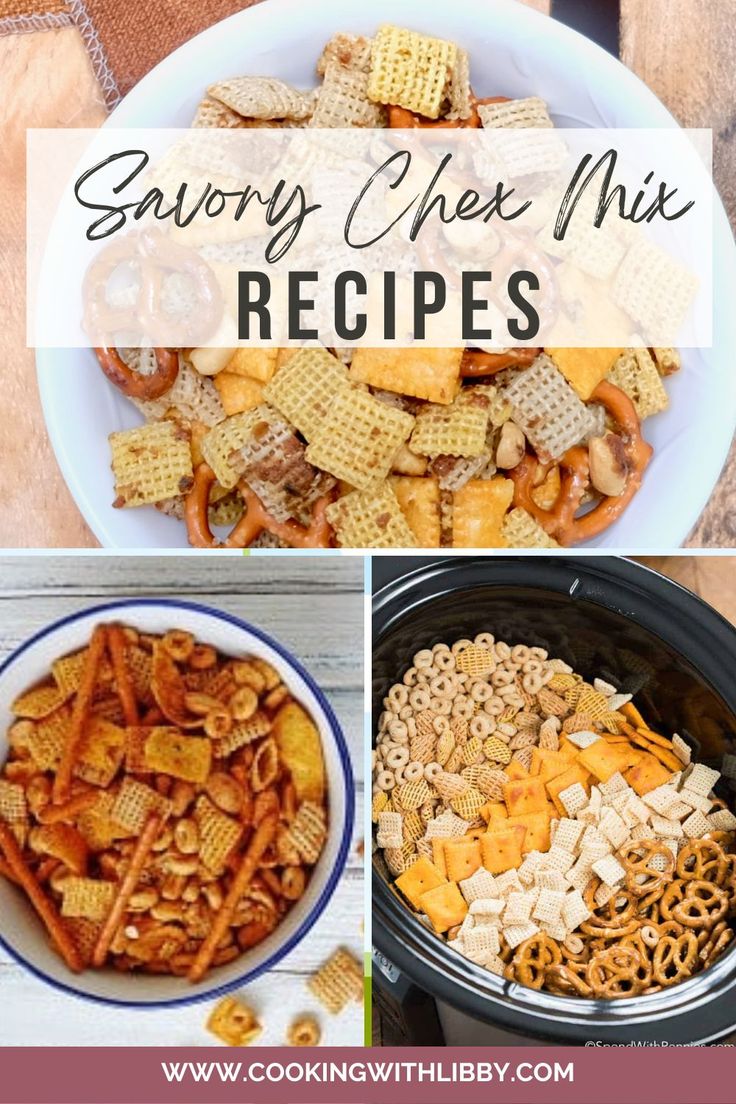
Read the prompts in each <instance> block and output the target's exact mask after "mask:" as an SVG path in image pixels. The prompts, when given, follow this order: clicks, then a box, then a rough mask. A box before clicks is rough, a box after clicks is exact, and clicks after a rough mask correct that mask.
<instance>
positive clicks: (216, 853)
mask: <svg viewBox="0 0 736 1104" xmlns="http://www.w3.org/2000/svg"><path fill="white" fill-rule="evenodd" d="M0 687H1V688H2V694H3V699H2V708H3V716H4V719H5V723H6V729H7V731H6V737H5V738H6V740H7V758H6V760H5V763H4V766H3V767H2V770H1V771H0V873H2V875H3V881H2V887H1V888H0V892H2V896H3V908H2V915H3V922H2V925H0V937H1V938H2V940H3V942H4V943H5V945H6V946H7V948H8V949H9V950H10V951H11V953H12V954H13V955H14V956H16V957H17V958H19V959H20V960H21V961H22V962H24V963H25V964H26V965H28V966H29V967H30V968H31V969H33V970H34V971H35V972H37V973H39V974H40V975H41V976H43V977H44V978H45V979H46V980H48V981H51V982H52V983H54V984H57V985H60V986H63V987H65V988H68V989H70V990H72V991H74V992H77V993H80V994H82V995H86V996H91V997H96V998H98V999H104V1000H112V1001H118V1002H120V1003H126V1004H128V1003H129V1004H140V1005H146V1004H155V1003H162V1002H163V1003H176V1002H177V1001H184V1002H185V1001H187V1000H192V999H202V998H204V997H206V996H209V995H211V994H212V992H213V991H217V990H219V989H221V988H227V987H229V986H232V985H235V984H238V983H241V982H242V981H244V980H245V979H247V978H248V977H252V976H255V975H257V974H258V973H260V972H262V971H263V970H265V969H267V968H268V967H269V966H270V965H272V964H273V963H274V962H276V961H278V959H279V958H281V957H282V956H283V955H284V954H286V953H288V951H289V950H290V949H291V948H292V947H293V946H295V945H296V943H297V942H298V941H299V940H300V939H301V938H302V936H303V935H304V934H305V932H306V931H307V930H308V929H309V927H311V925H312V923H313V922H314V921H315V920H316V918H317V916H318V915H319V913H320V912H321V911H322V909H323V908H324V906H325V904H326V902H327V900H328V898H329V896H330V895H331V892H332V889H333V888H334V886H335V883H336V881H337V879H338V877H339V875H340V872H341V869H342V866H343V863H344V861H345V856H346V852H347V848H348V845H349V838H350V829H351V823H352V815H353V814H352V783H351V780H350V773H349V767H348V761H347V756H346V752H345V749H344V744H343V739H342V735H341V733H340V730H339V728H338V726H337V722H336V721H335V718H334V716H333V714H332V712H331V710H330V708H329V706H328V704H327V702H326V700H325V699H324V697H323V696H322V694H321V693H320V691H319V690H318V689H317V687H316V686H315V685H314V684H313V683H312V681H311V679H310V678H309V676H308V675H307V674H306V673H305V672H304V671H302V670H301V668H299V667H298V665H297V664H296V662H295V661H294V660H292V659H291V657H289V656H288V654H287V653H286V652H284V651H283V650H282V649H281V648H280V647H279V646H278V645H276V644H272V643H271V642H270V641H269V640H268V639H267V638H265V637H263V636H262V634H260V633H259V632H258V631H257V630H254V629H252V628H250V627H249V626H247V625H245V624H243V623H241V622H238V621H236V620H235V619H233V618H230V617H228V616H227V615H224V614H220V613H218V612H217V611H214V610H208V609H206V608H205V607H198V606H194V605H188V604H185V603H179V602H164V601H161V602H158V601H151V602H136V601H131V602H129V603H126V602H123V603H119V604H114V605H112V606H109V607H103V608H101V609H99V610H93V611H89V612H88V613H82V614H80V615H78V616H77V617H73V618H70V619H68V620H67V621H66V622H61V623H58V624H57V625H53V626H51V627H50V628H49V629H47V630H45V631H44V632H42V633H40V634H39V635H38V636H37V637H35V638H34V639H33V640H31V641H30V642H28V644H26V645H25V646H23V647H22V648H20V649H19V650H18V651H17V652H16V653H14V654H13V655H11V657H10V658H9V660H8V661H7V663H6V665H5V667H4V668H3V671H2V674H1V675H0ZM34 914H35V916H34Z"/></svg>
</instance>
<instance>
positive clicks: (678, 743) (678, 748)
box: [672, 732, 692, 766]
mask: <svg viewBox="0 0 736 1104" xmlns="http://www.w3.org/2000/svg"><path fill="white" fill-rule="evenodd" d="M672 750H673V751H674V753H675V755H676V756H677V758H678V759H679V760H680V762H681V763H682V764H683V766H687V765H688V763H689V762H690V760H691V759H692V749H691V747H690V745H689V744H686V743H685V741H684V740H683V738H682V736H680V735H679V734H678V733H677V732H676V733H675V734H674V736H673V737H672Z"/></svg>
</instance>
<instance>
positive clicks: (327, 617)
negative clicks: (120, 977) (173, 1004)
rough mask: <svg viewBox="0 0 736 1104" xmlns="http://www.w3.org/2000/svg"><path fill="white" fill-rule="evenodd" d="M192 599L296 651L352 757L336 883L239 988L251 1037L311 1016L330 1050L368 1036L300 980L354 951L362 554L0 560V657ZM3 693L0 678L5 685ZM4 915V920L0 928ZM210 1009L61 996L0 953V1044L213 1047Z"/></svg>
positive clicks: (272, 1034) (353, 1014) (264, 1038)
mask: <svg viewBox="0 0 736 1104" xmlns="http://www.w3.org/2000/svg"><path fill="white" fill-rule="evenodd" d="M141 595H148V596H169V597H184V598H188V599H191V600H193V601H197V600H201V601H203V602H207V603H209V604H210V605H212V606H215V607H219V608H221V609H223V610H226V611H227V612H229V613H233V614H235V615H237V616H241V617H244V618H246V619H247V620H249V621H251V622H252V623H253V624H255V625H257V626H259V627H261V628H263V629H264V630H265V631H266V632H268V633H270V634H271V635H273V636H274V637H276V638H277V639H278V640H279V641H280V642H281V643H282V644H284V645H285V646H286V647H287V648H289V649H290V650H291V651H292V652H293V653H294V654H295V655H296V656H297V658H298V659H300V660H301V661H302V662H303V663H304V665H305V667H306V668H307V669H308V670H309V672H310V673H311V674H312V675H313V676H314V678H315V679H316V680H317V682H318V683H319V684H320V686H321V687H322V689H323V690H324V691H325V693H326V694H327V697H328V698H329V700H330V703H331V704H332V706H333V708H334V710H335V712H336V714H337V716H338V719H339V720H340V723H341V724H342V728H343V732H344V733H345V738H346V740H347V742H348V744H349V747H350V752H351V755H352V757H353V764H354V773H355V775H356V788H357V792H358V809H357V812H356V820H355V824H356V827H355V838H354V840H353V847H352V849H351V853H350V859H349V862H348V867H347V869H346V872H345V875H344V877H343V879H342V882H341V884H340V886H339V888H338V890H337V892H336V893H335V895H334V897H333V898H332V900H331V901H330V903H329V905H328V907H327V909H326V910H325V913H324V914H323V916H322V917H321V919H320V920H319V921H318V922H317V924H316V925H315V927H314V928H313V929H312V930H311V932H310V933H309V934H308V935H307V937H306V939H304V940H303V942H302V943H301V944H300V946H299V947H298V948H297V949H296V950H295V951H294V952H293V953H292V954H291V955H289V956H288V957H287V958H286V959H284V960H283V961H282V962H281V963H280V964H279V966H278V967H277V968H276V969H275V970H272V971H271V972H270V973H268V974H266V975H264V976H263V977H261V978H258V979H257V980H256V981H254V982H253V983H252V984H251V985H249V986H247V988H246V989H245V990H244V991H243V993H242V995H243V997H244V999H246V1000H247V1001H248V1003H249V1004H251V1005H252V1006H253V1007H254V1008H255V1010H256V1011H257V1012H258V1014H259V1017H260V1019H261V1022H262V1024H263V1027H264V1031H263V1034H262V1035H261V1037H260V1038H259V1040H258V1043H259V1045H260V1044H265V1045H279V1044H284V1043H285V1033H286V1028H287V1027H288V1025H289V1023H290V1022H291V1020H292V1019H293V1018H294V1017H295V1016H296V1015H297V1014H298V1013H300V1012H304V1011H311V1012H313V1013H314V1014H315V1015H316V1016H317V1019H318V1020H319V1021H320V1023H321V1025H322V1043H323V1044H325V1045H328V1046H330V1045H331V1046H340V1045H353V1046H358V1045H360V1044H361V1043H362V1042H363V1010H362V1007H360V1006H359V1005H357V1004H354V1005H352V1006H351V1007H350V1008H349V1009H348V1010H346V1011H345V1012H344V1013H343V1014H342V1015H340V1016H331V1015H330V1014H329V1013H328V1012H326V1011H325V1010H324V1009H322V1008H321V1006H320V1005H319V1004H318V1002H317V1001H316V1000H315V999H314V998H313V997H312V996H311V994H310V992H309V990H308V989H307V987H306V981H307V978H308V977H309V975H310V974H311V973H312V972H313V971H314V970H315V969H317V968H318V967H319V966H320V965H321V963H322V962H323V961H324V959H325V958H327V957H328V956H329V955H330V954H331V953H332V951H334V950H335V949H336V948H337V947H338V946H347V947H350V948H351V949H352V950H353V951H354V952H355V954H356V955H357V956H358V957H360V958H361V960H362V954H363V925H362V921H363V885H364V876H363V860H362V858H361V857H360V856H359V855H358V852H357V850H356V845H357V844H358V843H359V842H360V840H361V839H362V835H363V819H362V804H363V802H362V797H363V784H362V776H363V769H362V763H363V758H362V756H363V750H362V749H363V674H362V672H363V561H362V558H358V557H336V556H335V557H330V558H329V559H328V560H326V561H325V562H320V560H319V559H318V558H316V557H313V558H310V559H308V560H307V559H306V558H303V557H292V556H288V557H281V558H275V557H262V558H261V557H258V558H257V557H242V558H241V557H238V558H229V557H228V558H222V559H219V558H217V557H209V556H208V557H201V556H198V557H193V556H190V557H145V556H143V557H132V556H126V557H118V556H103V557H98V556H95V557H94V558H92V557H89V556H53V555H52V556H26V555H23V556H12V555H10V556H7V555H6V556H0V660H1V659H3V658H4V657H5V656H6V655H7V654H8V652H9V651H11V650H12V649H13V648H15V647H16V646H17V645H18V644H19V643H20V642H21V641H22V640H24V639H26V638H27V637H28V636H30V635H31V634H33V633H34V632H36V631H37V630H38V629H40V628H42V627H43V626H44V625H46V624H48V623H49V622H50V621H53V620H55V619H56V618H59V617H63V616H64V615H65V614H68V613H70V612H72V611H75V610H79V609H83V608H84V607H85V606H87V605H94V604H95V603H96V602H100V601H105V600H106V599H111V598H115V597H123V596H127V597H135V596H141ZM0 693H2V685H1V682H0ZM1 924H2V918H0V925H1ZM210 1007H211V1004H210V1003H207V1002H205V1003H203V1004H195V1005H192V1006H189V1007H181V1008H174V1009H171V1010H170V1011H163V1012H161V1011H151V1012H148V1011H127V1010H121V1009H117V1008H107V1007H106V1006H104V1005H97V1004H92V1003H89V1002H87V1001H84V1000H81V999H77V998H73V997H68V996H66V995H64V994H62V993H59V992H57V991H56V990H54V989H52V988H51V987H49V986H46V985H45V984H44V983H42V982H40V981H37V980H36V979H35V978H33V977H32V976H31V975H30V974H28V973H27V972H26V971H25V970H24V969H22V968H21V967H19V966H17V965H16V964H15V963H13V962H12V961H11V960H10V959H9V958H8V957H7V955H6V954H5V952H3V951H2V950H1V949H0V1041H2V1044H3V1045H4V1046H26V1045H28V1046H30V1045H35V1046H55V1045H56V1046H71V1045H76V1046H102V1045H105V1046H115V1045H120V1046H131V1045H137V1046H164V1045H165V1046H177V1045H180V1046H183V1045H213V1044H214V1043H215V1042H216V1040H215V1039H214V1038H213V1037H212V1036H211V1035H209V1034H207V1032H205V1030H204V1027H203V1024H204V1021H205V1019H206V1016H207V1014H208V1012H209V1009H210Z"/></svg>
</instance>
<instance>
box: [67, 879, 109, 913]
mask: <svg viewBox="0 0 736 1104" xmlns="http://www.w3.org/2000/svg"><path fill="white" fill-rule="evenodd" d="M61 892H62V899H61V915H62V916H83V917H85V919H87V920H104V919H105V918H106V917H107V914H108V913H109V911H110V909H111V908H112V902H113V899H114V897H115V886H114V884H113V883H112V882H103V881H99V880H97V879H96V878H77V877H74V876H70V877H68V878H65V879H64V881H63V882H62V890H61Z"/></svg>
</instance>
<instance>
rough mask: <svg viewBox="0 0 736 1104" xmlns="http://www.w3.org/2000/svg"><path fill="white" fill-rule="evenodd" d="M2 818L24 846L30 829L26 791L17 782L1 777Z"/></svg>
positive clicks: (0, 808)
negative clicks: (7, 780)
mask: <svg viewBox="0 0 736 1104" xmlns="http://www.w3.org/2000/svg"><path fill="white" fill-rule="evenodd" d="M0 820H1V821H3V822H4V823H5V824H7V825H8V826H9V827H10V828H11V829H12V830H13V835H14V836H15V837H16V839H17V840H18V843H19V844H20V845H21V846H23V844H24V843H25V838H26V831H27V829H28V806H27V805H26V792H25V790H24V789H23V787H22V786H20V785H18V784H17V783H16V782H6V781H5V779H0Z"/></svg>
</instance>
